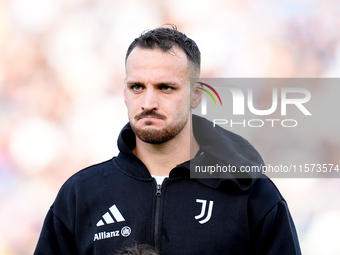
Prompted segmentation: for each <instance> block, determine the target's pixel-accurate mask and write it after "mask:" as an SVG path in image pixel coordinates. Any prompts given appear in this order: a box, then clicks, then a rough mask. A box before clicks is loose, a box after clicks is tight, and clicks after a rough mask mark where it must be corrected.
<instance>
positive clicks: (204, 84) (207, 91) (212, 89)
mask: <svg viewBox="0 0 340 255" xmlns="http://www.w3.org/2000/svg"><path fill="white" fill-rule="evenodd" d="M197 83H199V84H201V85H203V86H206V87H208V88H209V89H210V90H211V91H212V92H214V93H215V95H216V96H217V98H218V100H219V101H220V104H221V106H222V100H221V98H220V96H219V94H218V93H217V91H216V90H215V89H214V88H213V87H212V86H210V85H208V84H206V83H203V82H197ZM199 89H201V90H203V91H204V92H206V93H208V95H209V96H211V98H212V99H213V100H214V103H215V105H216V106H217V103H216V100H215V98H214V96H213V95H212V94H211V92H210V91H209V90H206V89H204V88H199Z"/></svg>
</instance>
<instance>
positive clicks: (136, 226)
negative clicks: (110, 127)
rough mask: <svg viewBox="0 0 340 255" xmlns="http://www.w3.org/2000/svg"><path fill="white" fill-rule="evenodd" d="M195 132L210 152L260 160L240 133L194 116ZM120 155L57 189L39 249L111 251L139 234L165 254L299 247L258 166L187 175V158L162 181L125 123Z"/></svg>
mask: <svg viewBox="0 0 340 255" xmlns="http://www.w3.org/2000/svg"><path fill="white" fill-rule="evenodd" d="M193 127H194V135H195V138H196V139H197V141H198V143H199V144H200V147H201V150H202V151H204V154H203V155H201V156H197V157H196V158H195V159H194V160H193V161H195V160H196V163H193V164H200V162H202V161H204V160H205V159H207V158H208V159H209V160H210V161H211V160H212V161H214V162H223V163H224V164H226V163H227V164H231V165H235V166H237V167H240V166H241V165H260V164H263V161H262V159H261V157H260V155H259V154H258V153H257V151H256V150H255V149H254V148H253V147H252V146H251V145H250V144H249V143H248V142H247V141H246V140H245V139H243V138H241V137H240V136H238V135H235V134H233V133H231V132H229V131H226V130H224V129H222V128H214V127H213V126H212V123H211V122H209V121H207V120H205V119H203V118H200V117H197V116H193ZM118 147H119V150H120V153H119V155H118V156H117V157H114V158H113V159H111V160H109V161H106V162H103V163H101V164H98V165H94V166H91V167H89V168H86V169H84V170H82V171H80V172H78V173H76V174H75V175H74V176H72V177H71V178H70V179H69V180H68V181H67V182H66V183H65V184H64V185H63V186H62V188H61V189H60V191H59V194H58V196H57V198H56V200H55V202H54V204H53V205H52V206H51V208H50V210H49V212H48V214H47V216H46V219H45V222H44V225H43V229H42V232H41V235H40V238H39V241H38V244H37V247H36V250H35V253H34V254H35V255H40V254H62V255H69V254H98V255H99V254H100V255H110V254H111V255H113V254H114V253H115V251H117V250H118V249H121V248H122V246H124V245H126V246H129V245H131V244H133V243H135V242H137V243H140V244H149V245H151V246H153V247H155V249H156V250H157V252H158V254H160V255H168V254H176V255H181V254H183V255H184V254H185V255H190V254H195V255H203V254H213V255H217V254H224V255H228V254H237V255H242V254H256V255H265V254H266V255H269V254H271V255H295V254H301V252H300V248H299V243H298V238H297V234H296V230H295V227H294V223H293V221H292V218H291V216H290V213H289V210H288V207H287V204H286V201H285V200H284V198H283V197H282V196H281V194H280V193H279V191H278V190H277V188H276V187H275V185H274V184H273V183H272V182H271V181H270V180H269V179H268V178H266V177H264V176H261V175H260V174H251V175H249V178H247V179H238V178H236V177H235V176H233V175H230V176H229V177H228V178H221V179H209V178H205V179H199V178H198V179H192V178H190V174H189V169H190V164H189V162H185V163H183V164H181V165H178V166H177V167H176V168H174V169H173V170H172V171H171V172H170V175H169V178H166V179H165V181H164V182H163V184H162V186H157V185H156V182H155V180H154V179H153V178H152V177H151V176H150V173H149V171H148V170H147V168H146V167H145V165H144V164H143V163H142V162H141V161H140V160H139V159H138V158H137V157H136V156H135V155H134V154H133V153H132V152H131V150H132V149H133V148H134V147H135V135H134V133H133V131H132V130H131V127H130V125H129V124H127V125H126V126H125V127H124V128H123V130H122V131H121V133H120V136H119V139H118Z"/></svg>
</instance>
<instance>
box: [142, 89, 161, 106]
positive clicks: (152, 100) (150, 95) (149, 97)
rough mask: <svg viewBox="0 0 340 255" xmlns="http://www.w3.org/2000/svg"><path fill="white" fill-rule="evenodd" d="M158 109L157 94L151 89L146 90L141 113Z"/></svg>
mask: <svg viewBox="0 0 340 255" xmlns="http://www.w3.org/2000/svg"><path fill="white" fill-rule="evenodd" d="M157 109H158V100H157V94H156V92H155V91H154V90H153V89H148V90H146V92H145V93H144V100H143V104H142V110H143V111H151V110H157Z"/></svg>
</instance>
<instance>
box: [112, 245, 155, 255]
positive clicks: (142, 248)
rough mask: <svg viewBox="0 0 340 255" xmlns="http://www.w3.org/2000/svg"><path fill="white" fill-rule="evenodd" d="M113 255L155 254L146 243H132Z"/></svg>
mask: <svg viewBox="0 0 340 255" xmlns="http://www.w3.org/2000/svg"><path fill="white" fill-rule="evenodd" d="M115 255H157V254H156V252H155V251H154V250H153V248H152V247H151V246H149V245H146V244H137V243H136V244H134V245H133V246H129V247H124V248H123V249H122V250H119V251H118V252H116V253H115Z"/></svg>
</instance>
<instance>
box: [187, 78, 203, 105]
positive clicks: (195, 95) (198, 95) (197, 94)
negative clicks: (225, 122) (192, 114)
mask: <svg viewBox="0 0 340 255" xmlns="http://www.w3.org/2000/svg"><path fill="white" fill-rule="evenodd" d="M199 88H203V85H201V84H199V83H198V82H196V83H195V84H194V85H192V88H191V105H190V106H191V108H192V109H195V108H196V107H197V106H199V104H200V103H201V99H202V94H203V90H201V89H199Z"/></svg>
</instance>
